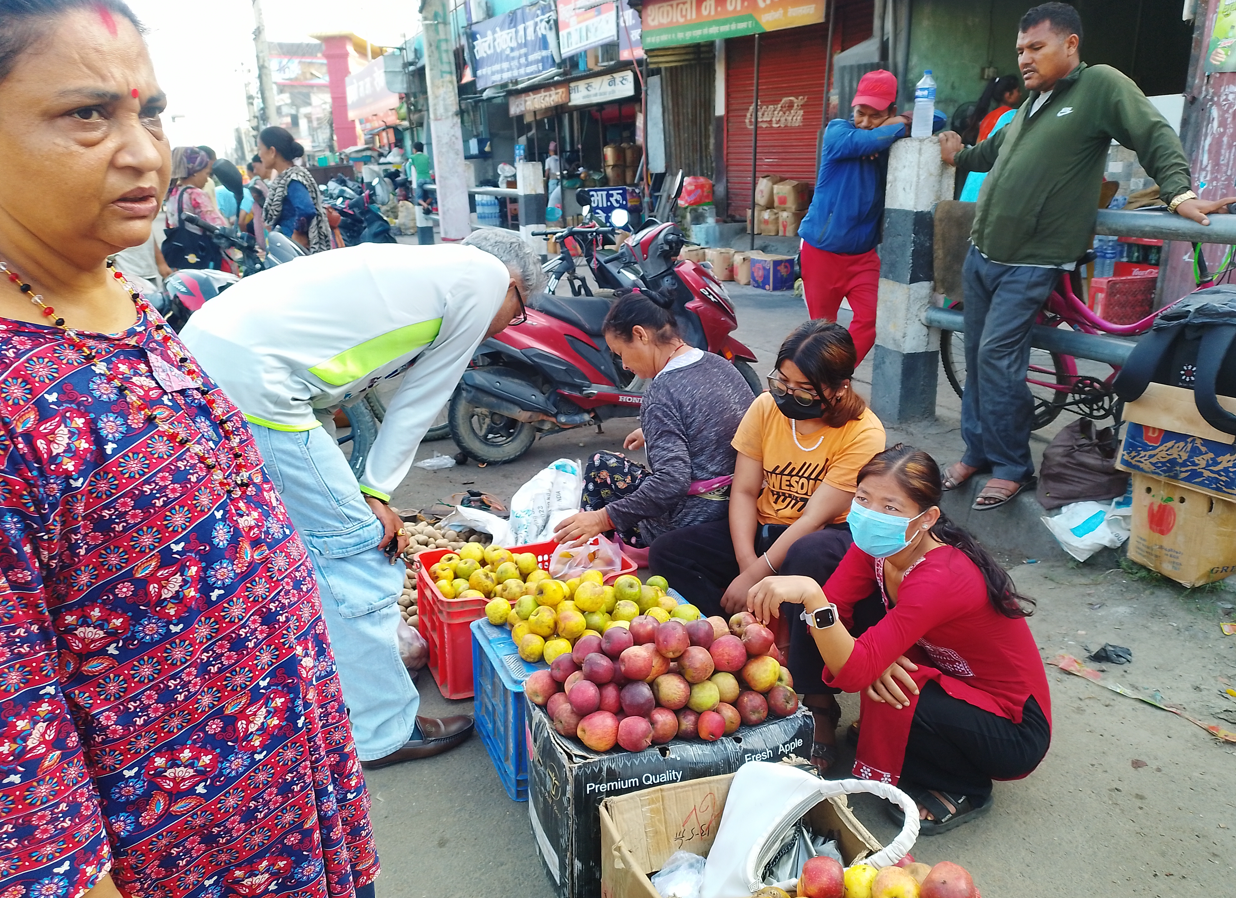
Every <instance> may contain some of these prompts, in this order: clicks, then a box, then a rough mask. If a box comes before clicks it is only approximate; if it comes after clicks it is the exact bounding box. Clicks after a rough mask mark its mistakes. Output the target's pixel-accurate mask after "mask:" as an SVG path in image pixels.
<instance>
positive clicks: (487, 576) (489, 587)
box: [468, 571, 498, 596]
mask: <svg viewBox="0 0 1236 898" xmlns="http://www.w3.org/2000/svg"><path fill="white" fill-rule="evenodd" d="M468 585H469V586H471V587H472V588H473V589H475V590H476V591H477V592H480V593H484V594H485V595H487V596H492V595H493V594H494V587H495V586H497V585H498V583H497V581H496V580H494V575H493V574H491V573H490V572H489V571H475V572H474V573H473V574H472V576H471V577H469V578H468Z"/></svg>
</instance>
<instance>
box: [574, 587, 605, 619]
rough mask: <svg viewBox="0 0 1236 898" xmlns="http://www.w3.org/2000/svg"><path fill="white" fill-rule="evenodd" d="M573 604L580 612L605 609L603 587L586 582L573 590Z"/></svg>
mask: <svg viewBox="0 0 1236 898" xmlns="http://www.w3.org/2000/svg"><path fill="white" fill-rule="evenodd" d="M575 604H576V606H577V607H578V608H579V610H580V611H584V612H588V611H600V610H601V609H602V608H604V607H605V587H603V586H599V585H597V584H596V583H593V582H592V581H591V580H587V581H585V582H583V583H581V584H579V587H578V588H577V589H576V590H575Z"/></svg>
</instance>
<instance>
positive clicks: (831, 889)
mask: <svg viewBox="0 0 1236 898" xmlns="http://www.w3.org/2000/svg"><path fill="white" fill-rule="evenodd" d="M799 887H800V889H801V890H802V894H803V895H804V896H806V898H843V896H844V895H845V870H844V869H843V868H842V866H841V864H839V863H837V861H836V860H835V859H833V858H831V857H828V856H826V855H819V856H818V857H813V858H808V859H807V863H805V864H803V875H802V878H801V879H800V880H799Z"/></svg>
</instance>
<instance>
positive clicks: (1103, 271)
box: [1094, 236, 1119, 278]
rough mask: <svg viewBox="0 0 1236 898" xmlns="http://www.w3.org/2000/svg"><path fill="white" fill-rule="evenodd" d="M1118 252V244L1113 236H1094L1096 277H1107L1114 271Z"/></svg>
mask: <svg viewBox="0 0 1236 898" xmlns="http://www.w3.org/2000/svg"><path fill="white" fill-rule="evenodd" d="M1118 252H1119V245H1118V243H1117V241H1116V238H1115V237H1101V236H1096V237H1095V238H1094V253H1095V260H1094V276H1095V277H1096V278H1109V277H1111V276H1112V275H1113V274H1114V273H1115V271H1116V254H1117V253H1118Z"/></svg>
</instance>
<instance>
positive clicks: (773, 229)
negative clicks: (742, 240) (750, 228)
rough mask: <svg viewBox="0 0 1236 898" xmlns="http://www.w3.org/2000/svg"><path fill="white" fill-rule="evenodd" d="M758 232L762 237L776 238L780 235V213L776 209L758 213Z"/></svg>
mask: <svg viewBox="0 0 1236 898" xmlns="http://www.w3.org/2000/svg"><path fill="white" fill-rule="evenodd" d="M759 227H760V231H759V233H760V234H761V235H762V236H764V237H776V236H777V235H778V234H780V233H781V213H780V212H778V211H777V210H776V209H765V210H764V211H762V212H761V213H760V225H759Z"/></svg>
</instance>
